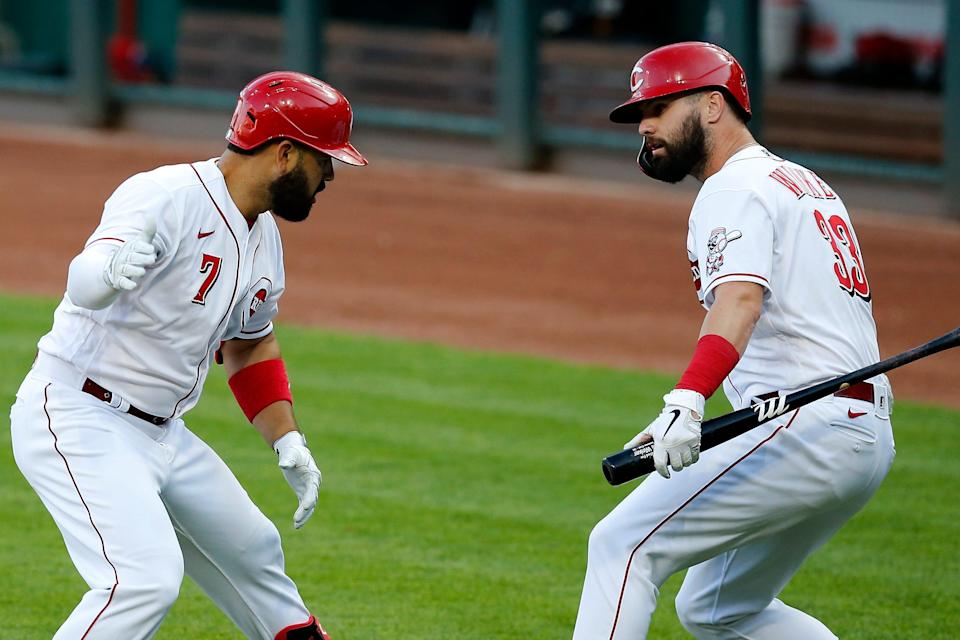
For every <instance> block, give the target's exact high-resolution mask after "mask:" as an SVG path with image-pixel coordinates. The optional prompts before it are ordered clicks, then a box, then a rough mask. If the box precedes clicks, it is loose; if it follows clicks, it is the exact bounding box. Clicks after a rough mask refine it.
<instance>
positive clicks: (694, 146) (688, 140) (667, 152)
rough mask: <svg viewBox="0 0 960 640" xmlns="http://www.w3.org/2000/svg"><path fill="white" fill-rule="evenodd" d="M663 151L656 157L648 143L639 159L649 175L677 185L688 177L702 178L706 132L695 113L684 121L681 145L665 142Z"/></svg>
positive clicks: (705, 150) (705, 152)
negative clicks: (698, 176)
mask: <svg viewBox="0 0 960 640" xmlns="http://www.w3.org/2000/svg"><path fill="white" fill-rule="evenodd" d="M661 148H663V149H664V153H663V155H660V156H654V155H653V152H651V151H649V150H648V149H647V148H646V143H645V144H644V149H643V150H642V151H641V152H640V156H639V157H638V158H637V162H638V163H639V164H640V168H642V169H643V171H644V173H646V174H647V175H648V176H650V177H651V178H655V179H657V180H662V181H663V182H669V183H671V184H674V183H677V182H680V181H681V180H683V179H684V178H685V177H687V176H688V175H694V176H696V175H699V174H700V173H701V172H702V171H703V168H704V166H705V165H706V162H707V142H706V133H705V132H704V130H703V125H702V124H701V123H700V117H699V114H697V113H691V114H690V115H689V116H688V117H687V119H686V120H684V121H683V125H682V126H681V127H680V135H679V136H678V140H677V142H670V143H668V142H665V141H664V142H661Z"/></svg>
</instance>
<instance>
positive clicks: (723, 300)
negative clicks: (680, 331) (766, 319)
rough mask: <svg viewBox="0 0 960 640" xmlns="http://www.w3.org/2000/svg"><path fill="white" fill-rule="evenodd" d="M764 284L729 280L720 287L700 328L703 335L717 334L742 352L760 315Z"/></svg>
mask: <svg viewBox="0 0 960 640" xmlns="http://www.w3.org/2000/svg"><path fill="white" fill-rule="evenodd" d="M762 306H763V287H761V286H760V285H758V284H754V283H752V282H728V283H726V284H722V285H720V286H719V287H717V289H716V291H715V292H714V303H713V306H711V307H710V311H709V312H707V317H706V318H704V320H703V325H702V326H701V328H700V337H701V338H702V337H703V336H706V335H717V336H720V337H721V338H724V339H725V340H727V341H728V342H729V343H730V344H732V345H733V346H734V348H735V349H736V350H737V353H739V354H741V355H742V354H743V352H744V351H745V350H746V348H747V343H748V342H749V341H750V336H751V335H752V334H753V328H754V327H755V326H756V324H757V320H759V319H760V311H761V309H762Z"/></svg>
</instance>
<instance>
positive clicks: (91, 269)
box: [67, 245, 120, 311]
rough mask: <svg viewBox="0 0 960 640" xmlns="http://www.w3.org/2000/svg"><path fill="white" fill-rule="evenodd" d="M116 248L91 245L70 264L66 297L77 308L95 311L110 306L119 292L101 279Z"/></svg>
mask: <svg viewBox="0 0 960 640" xmlns="http://www.w3.org/2000/svg"><path fill="white" fill-rule="evenodd" d="M114 251H116V247H108V246H106V245H92V246H90V247H87V248H86V249H84V250H83V251H82V252H81V253H80V254H79V255H78V256H77V257H76V258H74V259H73V261H72V262H70V269H69V271H68V273H67V297H69V298H70V301H71V302H72V303H73V304H75V305H77V306H78V307H83V308H84V309H90V310H92V311H96V310H98V309H104V308H106V307H108V306H110V304H111V303H113V301H114V300H116V299H117V296H118V295H120V292H119V291H118V290H117V289H114V288H113V287H111V286H110V285H109V284H107V281H106V280H105V279H104V277H103V271H104V268H105V267H106V265H107V262H109V261H110V256H111V255H113V252H114Z"/></svg>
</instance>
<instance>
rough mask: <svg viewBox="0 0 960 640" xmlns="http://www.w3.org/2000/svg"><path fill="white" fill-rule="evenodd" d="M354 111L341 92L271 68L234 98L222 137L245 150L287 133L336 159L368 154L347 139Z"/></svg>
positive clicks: (356, 160) (354, 160)
mask: <svg viewBox="0 0 960 640" xmlns="http://www.w3.org/2000/svg"><path fill="white" fill-rule="evenodd" d="M352 128H353V111H352V110H351V109H350V103H349V102H347V99H346V98H345V97H343V94H342V93H340V92H339V91H337V90H336V89H334V88H333V87H331V86H330V85H328V84H327V83H326V82H322V81H320V80H317V79H316V78H313V77H311V76H308V75H306V74H303V73H296V72H294V71H274V72H272V73H268V74H265V75H262V76H260V77H259V78H255V79H254V80H253V81H251V82H250V84H248V85H247V86H246V87H244V88H243V91H241V92H240V98H239V99H238V100H237V108H236V110H235V111H234V112H233V119H232V120H231V121H230V129H229V130H227V136H226V137H227V142H229V143H230V144H233V145H236V146H238V147H240V148H241V149H245V150H250V149H255V148H257V147H259V146H260V145H262V144H264V143H266V142H269V141H271V140H277V139H280V138H289V139H291V140H296V141H297V142H300V143H303V144H305V145H307V146H308V147H311V148H313V149H316V150H317V151H319V152H320V153H324V154H326V155H328V156H330V157H332V158H336V159H337V160H339V161H341V162H345V163H347V164H353V165H358V166H363V165H365V164H367V159H366V158H364V157H363V155H361V154H360V152H359V151H357V150H356V148H354V146H353V145H352V144H350V131H351V129H352Z"/></svg>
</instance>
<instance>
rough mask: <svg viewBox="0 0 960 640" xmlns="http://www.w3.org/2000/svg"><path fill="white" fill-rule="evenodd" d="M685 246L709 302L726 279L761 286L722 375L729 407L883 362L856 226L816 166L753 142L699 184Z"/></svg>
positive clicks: (699, 293)
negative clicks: (759, 305) (747, 332)
mask: <svg viewBox="0 0 960 640" xmlns="http://www.w3.org/2000/svg"><path fill="white" fill-rule="evenodd" d="M687 253H688V254H689V259H690V265H691V269H692V271H693V278H694V285H695V287H696V289H697V296H698V298H699V299H700V302H701V303H702V304H703V306H704V307H705V308H707V309H709V308H710V306H711V304H712V303H713V300H714V296H713V294H714V290H715V289H716V287H717V286H718V285H720V284H723V283H724V282H733V281H746V282H755V283H757V284H759V285H761V286H762V287H764V289H765V293H764V301H763V311H762V314H761V316H760V320H759V321H758V322H757V326H756V328H755V329H754V331H753V335H752V336H751V337H750V342H749V344H748V346H747V349H746V351H745V352H744V353H743V355H742V357H741V359H740V362H739V363H738V364H737V366H736V368H735V369H734V370H733V371H732V372H731V373H730V375H729V376H728V378H727V379H726V381H725V382H724V390H725V391H726V394H727V397H728V399H729V400H730V402H731V404H732V405H733V406H734V407H735V408H742V407H745V406H748V405H749V404H750V400H751V399H752V398H754V397H756V396H758V395H760V394H763V393H767V392H770V391H775V390H784V391H794V390H797V389H800V388H802V387H805V386H809V385H810V384H814V383H816V382H820V381H823V380H826V379H829V378H832V377H835V376H839V375H843V374H844V373H849V372H850V371H853V370H855V369H860V368H862V367H865V366H867V365H870V364H873V363H875V362H877V360H879V350H878V348H877V330H876V325H875V323H874V320H873V315H872V311H871V302H870V298H871V291H870V284H869V281H868V280H867V276H866V272H865V269H864V261H863V257H862V255H861V253H860V248H859V244H858V242H857V236H856V233H855V232H854V230H853V225H852V224H851V223H850V217H849V215H848V214H847V209H846V207H844V205H843V202H842V201H841V200H840V198H839V197H838V196H837V194H836V192H834V191H833V189H831V188H830V186H829V185H828V184H826V183H825V182H824V181H823V180H822V179H820V178H819V177H818V176H817V175H816V174H815V173H813V172H812V171H810V170H809V169H806V168H804V167H801V166H800V165H797V164H794V163H792V162H789V161H786V160H783V159H782V158H778V157H777V156H775V155H773V154H772V153H770V152H769V151H767V150H766V149H764V148H763V147H762V146H760V145H753V146H750V147H747V148H746V149H743V150H741V151H739V152H738V153H736V154H735V155H733V156H732V157H731V158H730V159H729V160H728V161H727V162H726V163H725V164H724V165H723V167H722V168H721V169H720V171H718V172H717V173H715V174H714V175H712V176H711V177H709V178H708V179H707V180H706V181H705V182H704V183H703V187H702V188H701V189H700V193H699V194H698V195H697V199H696V201H695V202H694V205H693V210H692V212H691V214H690V223H689V232H688V235H687Z"/></svg>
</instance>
